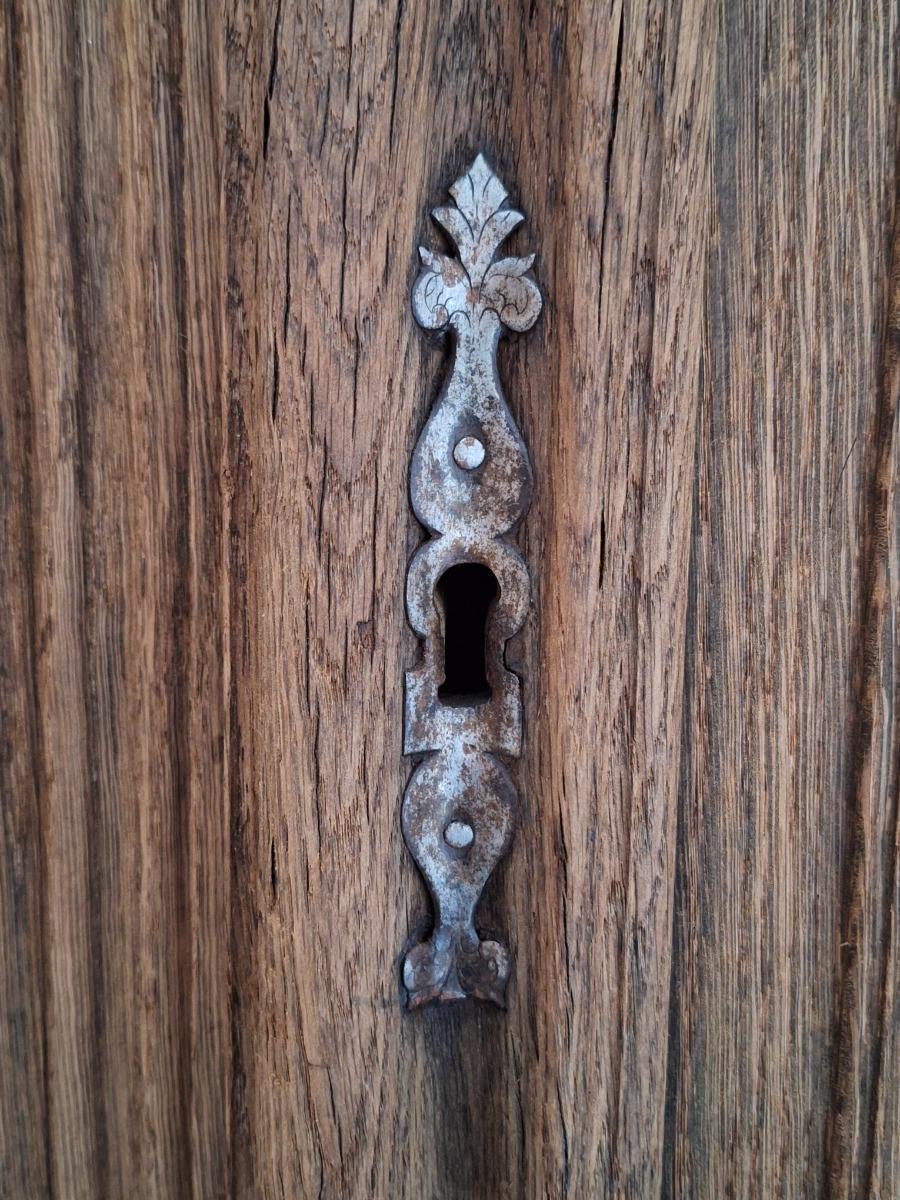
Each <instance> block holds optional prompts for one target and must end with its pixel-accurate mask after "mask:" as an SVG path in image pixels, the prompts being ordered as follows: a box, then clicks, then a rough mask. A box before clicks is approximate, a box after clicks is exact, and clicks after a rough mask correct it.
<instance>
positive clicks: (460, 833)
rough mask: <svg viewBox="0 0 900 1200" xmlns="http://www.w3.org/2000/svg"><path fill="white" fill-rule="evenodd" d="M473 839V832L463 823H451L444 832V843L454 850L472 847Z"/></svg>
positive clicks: (470, 827)
mask: <svg viewBox="0 0 900 1200" xmlns="http://www.w3.org/2000/svg"><path fill="white" fill-rule="evenodd" d="M474 837H475V830H474V829H473V828H472V826H471V825H467V824H466V823H465V821H451V822H450V824H449V825H448V826H447V828H446V829H445V830H444V841H445V842H446V843H447V845H448V846H452V847H453V849H454V850H465V848H466V846H471V845H472V841H473V839H474Z"/></svg>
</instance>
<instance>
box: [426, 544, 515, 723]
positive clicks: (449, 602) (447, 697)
mask: <svg viewBox="0 0 900 1200" xmlns="http://www.w3.org/2000/svg"><path fill="white" fill-rule="evenodd" d="M499 590H500V589H499V586H498V584H497V577H496V576H495V575H494V572H493V571H491V570H490V568H488V567H486V566H484V564H483V563H457V564H456V566H453V567H450V568H449V569H448V570H447V571H445V572H444V574H443V575H442V576H441V577H440V579H439V580H438V582H437V587H436V592H437V598H438V602H439V604H440V606H441V608H442V610H443V613H444V682H443V683H442V684H441V685H440V687H439V688H438V699H439V700H440V701H441V703H442V704H450V705H454V706H461V705H474V704H484V703H486V702H487V701H488V700H490V698H491V685H490V684H489V683H488V677H487V669H486V664H485V634H486V631H487V619H488V613H489V612H490V608H491V604H492V603H493V601H494V599H495V598H496V596H497V594H498V592H499Z"/></svg>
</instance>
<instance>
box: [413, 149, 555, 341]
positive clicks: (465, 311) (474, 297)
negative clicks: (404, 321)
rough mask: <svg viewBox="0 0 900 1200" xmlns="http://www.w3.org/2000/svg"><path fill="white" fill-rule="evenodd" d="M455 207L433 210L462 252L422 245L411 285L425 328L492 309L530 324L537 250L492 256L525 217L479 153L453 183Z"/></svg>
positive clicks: (512, 321)
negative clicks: (445, 251) (417, 272)
mask: <svg viewBox="0 0 900 1200" xmlns="http://www.w3.org/2000/svg"><path fill="white" fill-rule="evenodd" d="M450 195H451V196H452V197H453V199H454V200H455V201H456V207H455V208H451V207H446V208H436V209H435V210H434V212H433V213H432V216H433V217H434V219H435V220H436V221H437V222H438V224H439V225H442V226H443V228H444V229H446V231H447V233H448V234H449V235H450V237H451V238H452V239H453V241H454V242H455V243H456V247H457V249H458V251H459V258H451V257H449V256H448V255H446V254H440V253H438V252H436V251H434V250H428V249H427V248H426V247H425V246H420V247H419V256H420V258H421V259H422V266H423V268H424V269H423V270H422V273H421V274H420V275H419V278H418V279H417V280H416V285H415V288H414V289H413V298H412V303H413V311H414V313H415V316H416V320H417V321H418V322H419V324H420V325H422V326H424V327H425V328H426V329H445V328H446V327H447V325H448V324H450V323H451V322H452V321H453V318H454V317H460V318H463V319H465V320H469V321H471V320H475V321H477V320H479V319H480V318H481V316H482V315H483V314H484V313H486V312H494V313H496V314H497V316H498V317H499V318H500V320H501V321H502V322H503V324H504V325H506V326H507V327H508V328H510V329H514V330H515V331H516V332H522V331H523V330H525V329H530V328H531V326H532V325H533V324H534V323H535V321H536V320H537V318H538V314H539V313H540V311H541V294H540V292H539V291H538V288H537V284H536V283H535V282H534V280H533V279H532V278H531V277H530V276H529V275H528V271H529V270H530V269H531V266H532V264H533V263H534V255H533V254H530V255H528V257H526V258H502V259H500V260H499V261H498V262H494V255H495V254H496V252H497V250H498V249H499V247H500V244H501V242H503V241H504V239H505V238H507V237H509V235H510V234H511V233H512V231H513V230H514V229H515V228H516V226H517V225H519V224H520V223H521V222H522V221H523V220H524V219H525V218H524V217H523V215H522V214H521V213H520V212H516V211H515V209H512V208H507V207H506V198H507V194H506V188H505V187H504V186H503V184H502V183H501V182H500V180H499V179H498V178H497V176H496V175H495V174H494V172H493V171H492V170H491V169H490V167H489V166H488V165H487V163H486V162H485V160H484V157H483V156H482V155H481V154H479V155H478V157H477V158H476V159H475V161H474V162H473V163H472V165H471V167H469V169H468V171H467V172H466V173H465V175H462V176H460V178H459V179H457V181H456V183H454V184H453V186H452V187H451V188H450Z"/></svg>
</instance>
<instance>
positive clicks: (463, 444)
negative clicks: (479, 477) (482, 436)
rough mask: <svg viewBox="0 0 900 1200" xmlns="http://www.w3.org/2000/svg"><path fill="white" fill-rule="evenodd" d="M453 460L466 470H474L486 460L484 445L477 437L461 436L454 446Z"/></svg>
mask: <svg viewBox="0 0 900 1200" xmlns="http://www.w3.org/2000/svg"><path fill="white" fill-rule="evenodd" d="M453 461H454V462H455V463H456V465H457V466H458V467H462V469H463V470H464V471H474V470H475V468H476V467H480V466H481V464H482V463H483V462H484V446H483V444H482V443H481V442H479V440H478V438H477V437H464V438H460V439H459V441H458V442H457V443H456V445H455V446H454V447H453Z"/></svg>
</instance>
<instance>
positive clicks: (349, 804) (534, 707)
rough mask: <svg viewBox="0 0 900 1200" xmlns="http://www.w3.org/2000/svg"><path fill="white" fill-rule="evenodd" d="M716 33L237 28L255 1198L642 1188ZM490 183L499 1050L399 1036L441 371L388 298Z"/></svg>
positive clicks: (244, 1160) (663, 919) (340, 18)
mask: <svg viewBox="0 0 900 1200" xmlns="http://www.w3.org/2000/svg"><path fill="white" fill-rule="evenodd" d="M713 25H714V23H713V19H712V15H711V13H710V12H709V11H708V9H707V7H706V6H705V5H702V4H689V5H684V6H680V5H678V6H675V7H674V8H672V9H671V11H668V12H667V11H665V10H664V8H663V6H656V5H652V4H651V5H647V6H643V5H641V6H638V7H636V8H633V9H629V10H628V12H627V13H625V12H623V10H622V9H621V8H620V7H619V6H618V5H613V6H612V8H611V10H610V11H609V12H606V11H600V10H597V9H596V8H595V7H594V6H589V5H585V6H577V5H576V6H568V7H567V8H566V9H563V8H559V9H543V10H540V11H539V10H538V9H537V7H535V9H534V10H533V11H532V12H531V13H529V14H525V13H519V12H515V11H513V10H508V11H505V12H500V11H499V10H492V9H487V8H485V7H483V6H481V5H475V4H455V5H451V6H448V7H447V8H446V9H440V10H438V9H434V8H431V7H429V6H426V5H408V6H403V7H393V6H391V5H385V4H360V3H357V4H355V5H350V6H348V8H347V9H346V10H345V11H343V12H339V11H338V10H336V9H334V8H333V6H323V7H321V8H320V7H318V6H315V5H313V6H308V7H307V8H305V9H303V10H302V11H294V10H291V9H289V8H287V7H285V8H283V9H281V8H279V7H278V6H277V5H272V6H270V7H269V8H267V9H259V8H257V7H256V6H253V5H251V6H244V5H236V6H235V8H234V10H233V12H232V15H231V17H230V30H231V36H230V58H229V71H228V74H229V81H230V88H229V118H228V121H229V129H230V131H231V138H230V144H229V171H230V176H229V184H228V199H229V206H230V207H229V215H228V222H229V233H230V243H229V267H228V271H229V278H230V279H231V280H232V286H231V297H230V307H229V329H230V335H229V336H230V340H231V347H232V358H231V374H230V378H229V393H230V405H231V414H232V415H231V437H232V441H231V464H232V465H231V469H232V471H233V486H234V497H233V506H232V522H233V530H234V536H233V540H232V546H233V555H234V557H233V560H232V569H231V577H232V580H233V581H234V583H235V586H234V588H233V590H232V610H231V611H232V637H233V676H232V680H233V697H234V700H233V706H234V707H233V711H234V719H233V726H232V735H233V739H234V740H233V743H232V751H233V758H232V761H233V769H234V776H233V786H234V793H233V795H234V800H233V806H234V814H235V824H234V835H235V844H234V861H235V863H236V864H237V876H236V880H235V890H234V895H235V897H236V898H237V897H239V898H240V899H236V906H235V931H236V932H235V944H234V957H235V963H236V977H237V979H238V980H239V984H238V1008H239V1012H240V1016H241V1020H240V1027H239V1034H238V1051H237V1053H238V1058H237V1060H236V1071H237V1076H236V1079H237V1084H236V1087H237V1090H236V1104H237V1109H236V1117H235V1121H236V1125H235V1128H236V1129H237V1128H240V1129H241V1131H242V1132H241V1136H240V1138H238V1139H237V1141H236V1168H235V1169H236V1173H237V1178H238V1180H239V1187H240V1188H241V1189H244V1190H248V1189H250V1188H251V1186H252V1181H253V1180H254V1179H258V1178H259V1177H260V1176H261V1175H263V1176H266V1175H268V1173H269V1172H271V1173H272V1177H273V1178H274V1179H277V1181H278V1182H277V1184H275V1185H274V1187H273V1191H274V1194H282V1189H283V1193H284V1194H287V1195H290V1194H293V1193H296V1192H297V1191H304V1192H307V1193H309V1192H313V1193H315V1192H317V1191H318V1190H320V1189H321V1190H322V1192H323V1194H332V1195H363V1194H376V1195H377V1194H395V1193H396V1194H402V1195H409V1196H420V1195H423V1194H436V1195H442V1196H448V1197H449V1196H457V1195H458V1196H471V1195H473V1194H474V1195H491V1196H501V1195H503V1196H516V1195H521V1194H535V1195H542V1196H557V1195H559V1196H561V1195H566V1194H570V1195H577V1194H597V1195H605V1194H609V1195H612V1194H624V1195H633V1196H643V1195H646V1194H647V1190H648V1188H650V1189H652V1188H653V1187H655V1186H657V1187H658V1180H659V1177H660V1168H661V1161H662V1133H663V1120H662V1118H663V1104H664V1097H665V1055H666V1037H667V1029H668V988H669V976H670V967H669V947H670V938H671V932H670V922H671V914H670V902H671V894H672V886H673V879H674V854H673V850H674V837H673V830H674V820H675V806H674V786H675V780H676V777H677V766H678V747H679V743H680V687H681V662H682V657H681V646H682V642H683V637H684V616H685V596H686V590H685V586H684V581H685V579H686V573H687V548H688V532H689V528H690V493H691V472H692V464H693V438H694V430H695V425H696V403H697V397H698V394H699V391H698V369H699V346H700V337H699V330H700V321H701V317H702V298H703V280H704V263H705V259H704V254H705V241H704V239H703V237H702V236H700V237H699V238H698V237H697V236H696V233H697V229H698V228H699V229H700V230H701V231H702V229H703V222H704V220H705V205H706V203H707V198H708V189H707V180H708V173H707V172H708V128H709V112H710V109H711V100H712V89H713V80H714V73H713V71H712V69H711V68H712V62H711V49H710V47H711V45H712V41H711V35H712V30H713ZM481 147H483V148H485V149H486V150H487V152H488V153H489V155H490V156H491V157H492V159H493V161H494V163H495V164H496V166H497V168H498V170H499V171H500V172H501V174H502V175H503V176H504V178H508V179H509V180H510V183H511V184H512V186H513V188H514V194H515V198H516V200H517V202H521V203H522V204H523V205H524V206H525V207H526V209H527V211H528V214H529V221H528V224H527V225H526V227H525V229H524V231H523V234H522V235H521V236H522V237H523V238H526V239H527V243H528V245H529V246H534V247H536V248H537V249H538V250H539V259H538V273H539V276H540V279H541V283H542V287H543V288H544V290H545V293H546V297H547V305H546V316H545V319H544V323H543V326H542V328H541V330H540V332H539V333H538V332H537V331H535V336H534V337H533V338H532V340H531V341H530V342H529V343H528V344H527V345H525V344H523V345H515V346H513V347H511V348H510V349H509V350H508V351H507V352H506V355H505V358H504V362H503V369H504V370H505V371H506V372H507V375H506V385H507V386H506V391H507V393H508V395H509V398H510V401H511V404H512V405H513V408H514V411H515V412H516V415H517V417H519V418H520V423H521V425H522V428H523V429H524V430H525V433H526V437H527V438H528V439H529V441H530V444H531V446H532V449H533V452H534V457H535V465H536V469H537V472H538V478H539V481H540V482H539V487H538V494H537V497H536V500H535V503H534V506H533V509H532V513H531V515H530V517H529V518H528V521H527V522H526V527H525V532H524V535H523V544H524V546H525V548H526V552H527V553H528V555H529V557H530V558H531V560H532V562H533V564H534V566H535V574H536V575H537V587H538V593H539V594H538V597H537V599H536V603H535V607H534V612H533V614H532V617H531V623H530V628H529V630H528V632H527V634H526V636H525V639H524V641H523V643H522V646H521V647H520V650H519V666H520V668H521V670H522V672H523V675H524V677H525V691H526V696H527V728H528V739H529V740H528V743H527V745H528V749H527V752H526V758H525V761H524V762H523V764H521V767H520V768H519V769H518V776H519V781H520V784H521V788H522V793H523V822H522V830H521V833H520V836H519V840H518V843H517V848H516V850H515V851H514V853H513V855H512V858H511V860H510V862H509V864H508V865H507V867H506V868H505V869H504V870H503V871H501V873H500V877H499V879H498V880H497V881H496V883H495V884H494V885H493V890H492V894H490V895H489V896H488V898H487V901H486V905H485V915H484V920H485V922H486V924H488V925H489V924H490V922H491V921H492V920H494V921H502V922H503V924H504V926H505V927H506V928H507V929H508V931H509V933H510V935H511V937H512V938H513V941H514V943H515V944H516V945H517V947H518V951H519V964H518V970H517V982H516V985H515V989H514V992H513V995H512V999H511V1006H510V1011H509V1013H508V1014H507V1015H506V1016H505V1017H504V1016H502V1015H501V1014H499V1013H496V1012H491V1011H489V1010H486V1009H480V1008H477V1007H473V1008H469V1009H468V1010H462V1011H458V1012H452V1011H451V1012H440V1011H437V1012H428V1013H423V1014H421V1015H418V1016H417V1017H416V1018H409V1017H407V1016H405V1015H404V1014H403V1013H402V1011H401V1009H400V1006H399V1004H400V996H399V988H398V968H397V962H398V959H399V955H400V951H401V949H402V946H403V943H404V941H405V939H406V937H407V935H408V933H409V932H410V931H411V930H413V929H414V927H415V925H416V923H417V922H418V921H419V920H420V919H422V918H423V916H424V914H425V912H426V906H425V903H424V899H423V894H422V888H421V885H420V883H419V881H418V880H417V878H416V877H415V873H414V871H413V868H412V864H411V862H410V860H409V859H408V857H407V855H406V853H405V851H404V849H403V846H402V842H401V839H400V835H399V820H398V817H399V801H400V795H401V792H402V787H403V784H404V782H405V779H406V777H407V775H408V773H409V770H410V766H409V764H402V763H401V762H400V759H399V752H400V726H401V698H402V697H401V686H402V683H401V681H402V670H403V667H404V666H405V665H407V664H409V663H410V662H412V661H414V656H415V654H416V652H417V651H416V647H415V645H414V643H413V641H412V639H411V636H410V634H409V632H408V630H407V628H406V625H405V620H404V613H403V578H404V568H405V562H406V558H407V556H408V554H409V552H410V550H411V548H412V547H413V546H414V545H415V544H416V543H417V542H418V540H420V537H421V534H420V533H419V532H418V530H417V529H416V528H415V527H414V523H413V522H412V520H411V518H410V514H409V511H408V499H407V489H406V472H407V467H408V461H409V455H410V452H411V449H412V446H413V443H414V440H415V436H416V433H417V431H418V429H419V428H420V426H421V423H422V421H423V419H424V416H425V413H426V411H427V406H428V404H429V403H430V399H431V397H432V396H433V395H434V392H435V390H436V387H437V382H438V379H439V375H440V360H439V356H438V355H436V354H434V353H432V352H431V351H430V350H428V349H427V347H426V346H425V344H424V343H423V341H422V340H421V339H420V337H419V336H418V334H417V332H416V330H415V327H414V325H413V322H412V320H411V314H410V312H409V301H408V288H409V284H410V281H411V278H412V274H413V272H414V270H415V263H416V259H415V239H416V238H420V239H421V238H426V239H429V240H431V239H432V238H433V236H434V234H433V231H432V230H430V229H429V228H428V225H427V221H426V215H425V214H426V211H427V209H426V205H429V206H430V204H434V203H437V202H438V201H440V200H441V198H442V196H443V193H444V192H445V189H446V187H447V185H448V184H449V183H450V182H451V181H452V179H453V178H454V177H455V174H456V173H458V171H459V170H460V169H461V168H462V167H463V166H464V165H465V163H466V162H467V161H468V160H469V159H470V158H471V157H472V156H473V154H474V152H475V151H476V149H478V148H481ZM523 244H524V243H523ZM604 541H605V546H606V560H605V562H604V561H601V560H602V558H603V555H604ZM628 630H630V631H631V632H630V634H628V633H626V631H628ZM635 630H640V633H638V634H637V636H635V632H634V631H635ZM532 664H534V665H532ZM538 664H539V665H538ZM587 731H590V736H588V737H586V733H587ZM373 1097H377V1104H376V1105H375V1108H377V1110H378V1111H379V1113H380V1118H379V1129H380V1131H381V1132H380V1134H379V1136H378V1137H377V1138H376V1137H374V1135H373V1121H374V1116H373V1115H372V1106H373ZM276 1131H277V1132H276Z"/></svg>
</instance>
